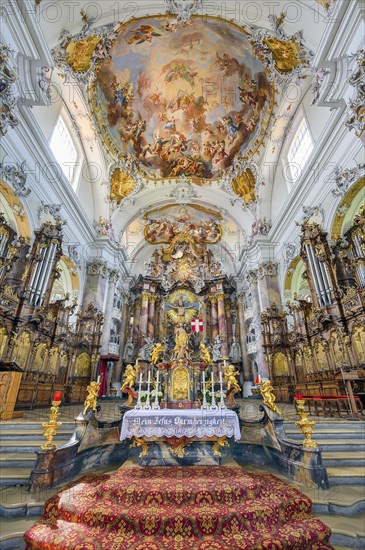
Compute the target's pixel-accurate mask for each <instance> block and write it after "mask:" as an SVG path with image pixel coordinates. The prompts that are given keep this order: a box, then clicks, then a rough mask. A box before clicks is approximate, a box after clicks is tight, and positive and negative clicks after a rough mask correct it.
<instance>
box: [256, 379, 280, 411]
mask: <svg viewBox="0 0 365 550" xmlns="http://www.w3.org/2000/svg"><path fill="white" fill-rule="evenodd" d="M259 388H260V393H261V395H262V400H263V403H264V405H266V406H267V407H269V409H271V410H272V411H274V412H276V413H278V414H282V412H281V410H280V409H279V407H278V406H277V405H275V399H276V398H275V395H274V393H273V389H274V388H273V387H272V385H271V383H270V380H264V381H263V382H260V384H259Z"/></svg>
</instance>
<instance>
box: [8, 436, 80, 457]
mask: <svg viewBox="0 0 365 550" xmlns="http://www.w3.org/2000/svg"><path fill="white" fill-rule="evenodd" d="M68 441H69V440H68V439H61V438H59V439H55V444H56V446H57V447H62V445H65V444H66V443H67V442H68ZM44 442H45V440H44V439H37V440H33V439H30V440H25V441H22V440H20V441H19V440H11V439H10V440H7V441H0V454H1V453H18V452H19V453H34V452H35V451H36V450H37V449H39V448H40V446H41V445H43V443H44Z"/></svg>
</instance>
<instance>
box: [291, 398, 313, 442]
mask: <svg viewBox="0 0 365 550" xmlns="http://www.w3.org/2000/svg"><path fill="white" fill-rule="evenodd" d="M304 403H305V400H304V399H297V400H296V409H297V413H298V415H299V416H300V420H299V421H298V422H296V423H295V424H296V426H298V427H299V428H300V430H301V432H302V433H303V435H304V441H303V447H304V448H307V449H316V448H317V447H318V445H317V443H316V442H315V441H313V440H312V434H313V429H314V426H315V425H316V423H315V421H314V420H308V415H309V412H306V411H305V410H304Z"/></svg>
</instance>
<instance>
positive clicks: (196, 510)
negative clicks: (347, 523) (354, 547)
mask: <svg viewBox="0 0 365 550" xmlns="http://www.w3.org/2000/svg"><path fill="white" fill-rule="evenodd" d="M330 535H331V531H330V529H329V528H328V527H326V526H325V525H324V524H323V523H322V522H321V521H320V520H319V519H318V518H316V517H315V516H313V515H312V514H311V501H310V500H309V499H308V497H306V496H305V495H303V494H301V493H300V492H299V491H298V490H296V489H294V488H293V487H291V486H289V485H288V484H286V483H284V482H282V481H281V480H279V479H278V478H277V477H275V476H273V475H271V474H269V473H247V472H245V470H244V469H243V468H241V467H227V466H222V467H214V466H196V467H183V466H174V467H166V466H163V467H161V466H152V467H147V468H141V467H136V468H120V469H119V470H118V471H117V472H116V473H115V474H112V475H105V474H104V475H93V476H90V475H89V476H86V477H84V478H82V479H81V480H79V481H78V482H77V483H76V484H73V485H69V486H68V487H67V488H66V489H63V490H62V491H61V492H59V493H58V494H57V495H56V496H54V497H53V498H51V499H50V500H49V501H48V502H47V504H46V507H45V512H44V515H43V518H42V519H41V520H40V521H38V522H37V523H36V524H35V525H34V526H33V527H32V528H31V529H29V531H28V532H27V533H26V534H25V540H26V543H27V548H28V549H33V550H38V549H46V550H61V549H62V550H102V549H107V550H162V549H166V550H187V549H189V550H228V549H229V550H237V549H240V550H243V549H260V548H264V549H267V550H284V549H291V550H295V549H296V550H305V549H313V550H322V549H324V548H332V546H330V545H329V544H328V540H329V537H330Z"/></svg>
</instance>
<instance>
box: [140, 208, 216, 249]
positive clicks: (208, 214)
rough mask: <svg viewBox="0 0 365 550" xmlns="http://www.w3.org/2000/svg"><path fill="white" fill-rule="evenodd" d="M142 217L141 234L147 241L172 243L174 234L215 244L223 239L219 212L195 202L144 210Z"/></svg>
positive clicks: (199, 242)
mask: <svg viewBox="0 0 365 550" xmlns="http://www.w3.org/2000/svg"><path fill="white" fill-rule="evenodd" d="M144 219H145V220H146V226H145V229H144V237H145V239H146V241H147V242H149V243H150V244H161V243H171V242H173V241H174V240H175V238H176V237H178V238H181V237H184V238H191V239H193V240H194V242H196V243H198V244H216V243H217V242H219V241H220V240H221V238H222V226H221V224H220V221H221V220H222V215H221V214H220V213H219V212H215V211H214V210H210V209H208V208H205V207H203V206H199V205H197V204H196V205H189V206H182V205H180V204H174V205H168V206H163V207H161V208H158V209H155V210H152V211H150V212H147V213H146V214H145V215H144Z"/></svg>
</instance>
